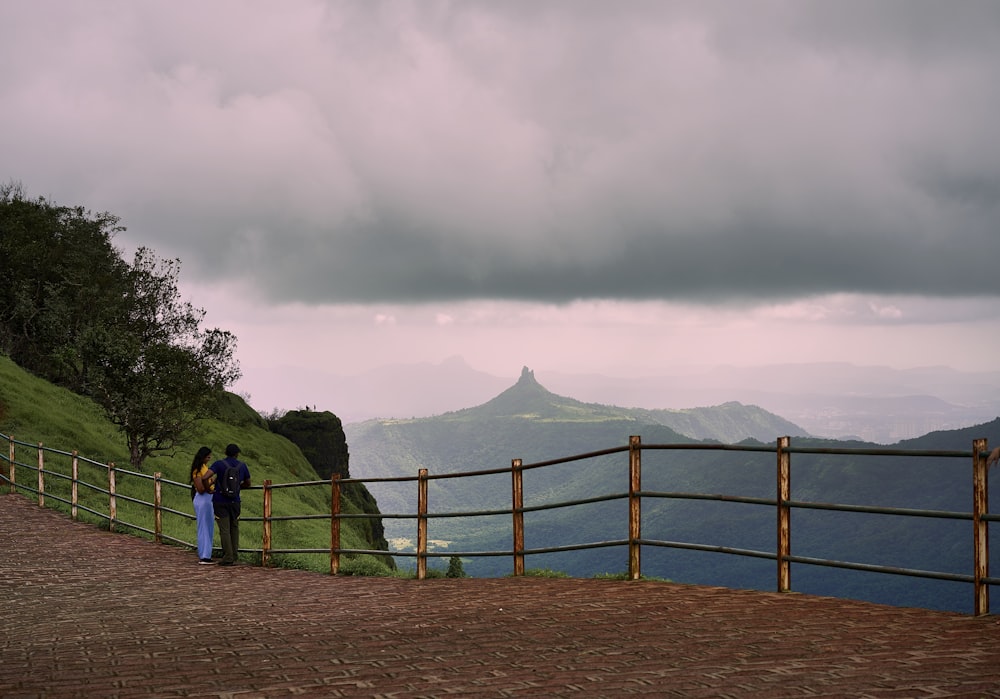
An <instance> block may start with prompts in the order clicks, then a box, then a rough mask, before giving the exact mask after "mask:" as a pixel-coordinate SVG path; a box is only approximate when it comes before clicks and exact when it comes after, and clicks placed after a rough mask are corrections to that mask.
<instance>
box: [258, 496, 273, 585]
mask: <svg viewBox="0 0 1000 699" xmlns="http://www.w3.org/2000/svg"><path fill="white" fill-rule="evenodd" d="M271 492H272V488H271V481H269V480H266V481H264V526H263V530H264V533H263V538H262V540H261V544H260V565H261V567H262V568H267V567H268V566H269V565H270V564H271Z"/></svg>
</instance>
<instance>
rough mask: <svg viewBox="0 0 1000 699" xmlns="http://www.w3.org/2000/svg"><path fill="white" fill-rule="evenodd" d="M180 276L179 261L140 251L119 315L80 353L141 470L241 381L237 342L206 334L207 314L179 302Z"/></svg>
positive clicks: (94, 391)
mask: <svg viewBox="0 0 1000 699" xmlns="http://www.w3.org/2000/svg"><path fill="white" fill-rule="evenodd" d="M179 271H180V261H179V260H176V259H175V260H161V259H158V258H157V257H156V256H155V255H154V254H153V253H152V252H151V251H150V250H149V249H148V248H139V250H138V251H137V252H136V253H135V259H134V262H133V264H132V266H131V267H130V268H129V270H128V273H127V275H126V279H125V285H124V289H123V298H122V303H121V305H120V306H119V308H120V310H121V312H120V313H119V314H118V316H117V317H116V318H115V319H109V321H108V322H107V323H106V324H105V325H104V326H102V328H101V329H100V330H99V331H96V332H94V333H91V334H90V335H88V337H87V342H86V344H85V345H84V346H83V350H82V358H83V361H84V363H85V364H87V365H88V366H90V367H91V368H90V372H89V373H90V380H89V384H88V392H89V393H90V394H91V395H92V396H93V397H94V398H95V399H96V400H97V401H98V403H100V405H101V406H102V407H103V408H104V410H105V412H106V413H107V415H108V417H109V418H110V419H111V421H112V422H114V424H116V425H118V426H119V427H120V428H121V430H122V432H123V433H124V434H125V437H126V440H127V442H128V448H129V462H130V463H131V465H132V466H133V467H134V468H136V469H141V468H142V464H143V462H144V461H145V459H146V458H148V457H150V456H152V455H154V454H155V453H156V452H159V451H169V450H171V449H173V448H174V447H175V446H176V445H177V443H178V442H179V441H181V440H183V439H184V437H185V436H186V434H187V433H188V432H189V430H190V428H191V427H192V426H193V423H194V421H195V420H197V419H198V418H199V417H204V415H205V414H207V412H206V411H207V410H208V409H209V408H210V407H211V406H212V405H214V404H215V403H216V398H217V396H218V393H219V392H220V391H222V390H224V389H225V387H226V386H228V385H230V384H231V383H233V382H234V381H236V380H237V379H238V378H239V377H240V371H239V366H238V364H237V362H236V360H235V358H234V356H233V353H234V350H235V347H236V338H235V337H234V336H233V335H232V334H231V333H229V332H226V331H222V330H219V329H211V330H203V329H202V328H201V322H202V320H203V319H204V317H205V311H204V310H201V309H197V308H194V307H193V306H192V305H191V304H190V303H188V302H185V301H182V300H181V299H180V295H179V292H178V289H177V277H178V273H179Z"/></svg>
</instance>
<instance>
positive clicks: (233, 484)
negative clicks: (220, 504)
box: [215, 461, 243, 500]
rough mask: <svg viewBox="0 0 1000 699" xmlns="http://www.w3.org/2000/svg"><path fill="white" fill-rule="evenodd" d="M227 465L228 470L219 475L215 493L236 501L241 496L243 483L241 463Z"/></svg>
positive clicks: (227, 463) (228, 463)
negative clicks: (241, 484)
mask: <svg viewBox="0 0 1000 699" xmlns="http://www.w3.org/2000/svg"><path fill="white" fill-rule="evenodd" d="M225 463H226V468H225V470H224V471H223V472H222V473H220V474H219V480H218V481H217V482H216V484H215V492H217V493H219V494H221V495H223V496H225V497H227V498H229V499H230V500H235V499H236V498H238V497H239V496H240V483H241V482H242V481H243V479H242V478H240V463H239V462H236V463H235V464H233V463H230V462H229V461H226V462H225Z"/></svg>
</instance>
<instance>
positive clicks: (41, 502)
mask: <svg viewBox="0 0 1000 699" xmlns="http://www.w3.org/2000/svg"><path fill="white" fill-rule="evenodd" d="M44 453H45V452H44V450H43V449H42V443H41V442H39V443H38V506H39V507H45V456H44Z"/></svg>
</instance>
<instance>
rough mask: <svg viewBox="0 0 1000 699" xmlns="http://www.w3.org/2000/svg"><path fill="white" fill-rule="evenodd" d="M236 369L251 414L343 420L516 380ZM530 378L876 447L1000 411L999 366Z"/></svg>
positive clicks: (444, 404)
mask: <svg viewBox="0 0 1000 699" xmlns="http://www.w3.org/2000/svg"><path fill="white" fill-rule="evenodd" d="M244 372H245V373H246V374H248V375H249V374H253V376H254V380H255V382H256V383H259V384H261V385H267V386H269V387H271V388H269V390H270V391H271V392H272V393H271V394H270V395H269V396H267V397H264V396H250V399H249V402H250V403H251V404H252V405H255V406H256V407H257V409H258V410H264V411H266V410H269V409H271V408H273V407H277V406H283V407H284V408H286V409H288V408H296V407H303V406H316V407H317V408H318V409H319V410H330V411H331V412H334V413H335V414H337V415H338V416H339V417H340V418H341V420H343V422H344V423H345V424H347V423H354V422H363V421H365V420H369V419H372V418H415V417H429V416H433V415H440V414H442V413H445V412H449V411H455V410H460V409H462V408H466V407H468V406H472V405H479V404H481V403H483V402H485V401H488V400H490V399H491V398H492V397H493V396H496V395H497V394H498V393H500V392H501V391H503V390H504V389H506V388H507V387H509V386H510V385H511V383H512V382H513V381H514V380H515V378H516V377H499V376H494V375H492V374H489V373H486V372H482V371H478V370H476V369H473V368H471V367H470V366H469V365H468V364H467V363H466V362H465V361H464V360H463V359H462V358H460V357H452V358H450V359H448V360H446V361H444V362H441V363H439V364H429V363H423V364H407V365H391V366H385V367H381V368H379V369H376V370H372V371H368V372H364V373H361V374H357V375H353V376H341V375H335V374H330V373H323V372H316V371H314V370H303V369H294V368H288V367H283V368H274V369H253V368H245V369H244ZM536 374H537V375H538V376H539V377H540V379H541V380H542V382H543V383H544V384H545V385H546V387H548V388H549V389H550V390H552V391H554V392H555V393H558V394H561V395H569V396H574V397H575V398H576V399H578V400H581V401H585V402H591V403H601V404H609V405H619V406H628V407H635V408H646V409H650V410H667V409H677V408H680V409H686V408H691V407H696V406H715V405H720V404H724V403H729V402H737V403H742V404H744V405H756V406H759V407H761V408H763V409H764V410H766V411H768V412H771V413H774V414H776V415H780V416H782V417H783V418H785V419H786V420H789V421H790V422H793V423H794V424H796V425H798V426H799V427H800V428H801V429H803V430H805V431H807V432H808V433H810V434H812V435H815V436H820V437H831V438H837V439H862V440H865V441H870V442H875V443H877V444H893V443H895V442H898V441H899V440H902V439H910V438H912V437H917V436H920V435H923V434H926V433H928V432H932V431H935V430H943V429H956V428H959V427H963V426H965V425H972V424H978V423H982V422H987V421H989V420H992V419H993V418H995V417H997V416H998V415H1000V371H996V372H960V371H956V370H954V369H950V368H947V367H925V368H917V369H905V370H903V369H891V368H888V367H865V366H855V365H851V364H845V363H826V364H787V365H772V366H759V367H731V366H730V367H727V366H716V367H686V368H685V367H678V368H675V369H672V370H669V371H668V372H667V373H664V374H662V375H657V376H643V377H621V376H605V375H598V374H567V373H563V372H559V371H551V370H544V371H538V370H536ZM262 400H263V401H266V403H265V404H261V401H262Z"/></svg>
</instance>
